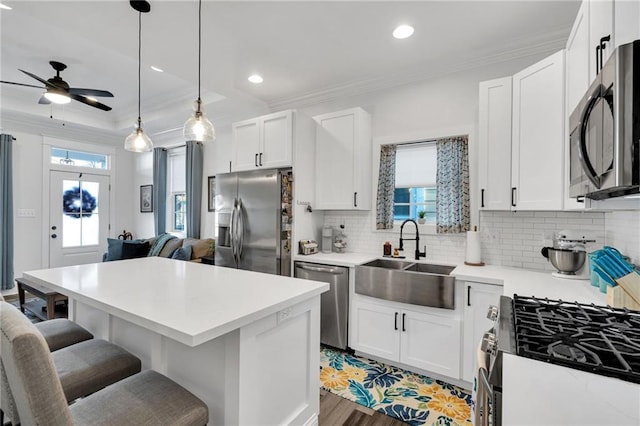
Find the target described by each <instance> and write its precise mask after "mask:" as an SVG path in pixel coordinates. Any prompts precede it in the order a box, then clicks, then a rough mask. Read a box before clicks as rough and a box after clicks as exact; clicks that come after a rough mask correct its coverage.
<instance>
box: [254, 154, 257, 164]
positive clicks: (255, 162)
mask: <svg viewBox="0 0 640 426" xmlns="http://www.w3.org/2000/svg"><path fill="white" fill-rule="evenodd" d="M254 162H255V164H256V167H258V153H256V158H255V160H254Z"/></svg>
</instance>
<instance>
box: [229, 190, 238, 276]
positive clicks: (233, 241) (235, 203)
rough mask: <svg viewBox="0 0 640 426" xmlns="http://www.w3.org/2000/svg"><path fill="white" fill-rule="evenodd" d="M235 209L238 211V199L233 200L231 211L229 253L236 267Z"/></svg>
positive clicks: (236, 218)
mask: <svg viewBox="0 0 640 426" xmlns="http://www.w3.org/2000/svg"><path fill="white" fill-rule="evenodd" d="M237 209H238V199H237V198H234V199H233V210H231V233H230V235H231V253H232V254H233V260H234V262H236V266H237V263H238V255H237V251H238V250H237V238H236V228H237V226H238V224H237V220H238V217H237Z"/></svg>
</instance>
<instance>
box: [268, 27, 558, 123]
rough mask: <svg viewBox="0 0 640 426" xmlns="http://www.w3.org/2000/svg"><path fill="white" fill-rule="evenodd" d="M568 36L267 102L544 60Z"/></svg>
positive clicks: (280, 103) (276, 105)
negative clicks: (543, 57) (506, 63)
mask: <svg viewBox="0 0 640 426" xmlns="http://www.w3.org/2000/svg"><path fill="white" fill-rule="evenodd" d="M567 36H568V29H567V28H566V27H559V28H556V29H554V30H552V31H549V32H547V33H546V34H544V35H542V36H537V37H530V38H527V39H516V40H514V41H513V42H511V43H510V47H508V48H507V49H506V50H505V49H501V50H500V51H497V50H495V49H487V50H485V51H480V52H478V54H477V55H476V56H475V57H474V58H472V59H470V60H465V61H458V62H449V63H445V64H440V66H438V67H434V66H431V67H429V69H425V68H424V66H419V67H414V68H411V69H409V70H405V71H402V72H398V73H395V74H393V75H386V76H383V77H371V78H365V79H358V80H353V81H351V82H348V83H345V84H341V85H336V86H331V87H327V88H324V89H320V90H317V91H312V92H308V93H306V94H302V95H296V96H291V97H285V98H280V99H275V100H272V101H269V102H267V104H268V106H269V108H270V109H271V110H272V111H277V110H282V109H289V108H302V107H306V106H310V105H314V104H319V103H326V102H331V101H334V100H337V99H340V98H345V97H353V96H358V95H362V94H366V93H370V92H375V91H379V90H383V89H390V88H393V87H398V86H403V85H407V84H412V83H418V82H422V81H427V80H431V79H434V78H437V77H441V76H444V75H448V74H453V73H457V72H461V71H466V70H471V69H475V68H480V67H483V66H488V65H492V64H498V63H504V62H509V61H512V60H517V59H522V58H527V57H540V56H543V55H548V54H551V53H555V52H556V51H557V50H559V49H563V48H564V46H565V44H566V41H567Z"/></svg>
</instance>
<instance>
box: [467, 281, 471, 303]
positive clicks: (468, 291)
mask: <svg viewBox="0 0 640 426" xmlns="http://www.w3.org/2000/svg"><path fill="white" fill-rule="evenodd" d="M467 306H471V286H470V285H468V286H467Z"/></svg>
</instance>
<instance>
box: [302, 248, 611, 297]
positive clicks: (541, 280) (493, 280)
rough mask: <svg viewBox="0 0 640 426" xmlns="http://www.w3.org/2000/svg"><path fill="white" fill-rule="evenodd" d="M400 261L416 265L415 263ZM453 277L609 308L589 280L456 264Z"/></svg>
mask: <svg viewBox="0 0 640 426" xmlns="http://www.w3.org/2000/svg"><path fill="white" fill-rule="evenodd" d="M381 258H382V256H376V255H372V254H364V253H317V254H312V255H309V256H303V255H294V257H293V259H294V260H295V261H302V262H311V263H324V264H329V265H336V266H349V267H353V266H356V265H361V264H363V263H366V262H370V261H372V260H375V259H381ZM385 259H391V258H385ZM397 260H402V261H406V262H416V261H415V260H413V259H397ZM417 262H420V263H433V264H438V265H456V264H455V263H450V262H442V261H434V260H424V259H420V260H419V261H417ZM451 275H453V276H455V277H456V278H457V279H459V280H463V281H477V282H482V283H487V284H496V285H501V286H503V294H504V295H506V296H510V297H512V296H513V295H514V294H518V295H522V296H535V297H547V298H549V299H562V300H566V301H571V302H574V301H576V302H580V303H595V304H596V305H606V304H607V296H606V295H605V294H604V293H600V291H599V290H598V288H596V287H593V286H591V284H590V283H589V280H570V279H562V278H556V277H554V276H552V275H551V272H535V271H528V270H525V269H518V268H510V267H506V266H496V265H486V266H468V265H465V264H462V265H460V264H457V265H456V269H454V270H453V272H452V273H451Z"/></svg>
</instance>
